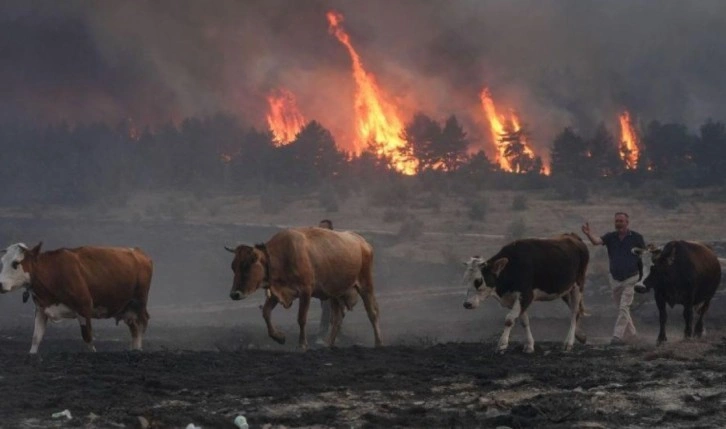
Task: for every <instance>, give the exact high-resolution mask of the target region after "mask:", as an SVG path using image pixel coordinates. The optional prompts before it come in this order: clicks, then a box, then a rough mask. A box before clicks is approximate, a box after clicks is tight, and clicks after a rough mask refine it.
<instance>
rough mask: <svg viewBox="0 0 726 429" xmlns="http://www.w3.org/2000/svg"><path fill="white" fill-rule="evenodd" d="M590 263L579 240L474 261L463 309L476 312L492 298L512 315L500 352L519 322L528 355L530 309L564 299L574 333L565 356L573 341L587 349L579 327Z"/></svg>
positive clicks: (525, 245)
mask: <svg viewBox="0 0 726 429" xmlns="http://www.w3.org/2000/svg"><path fill="white" fill-rule="evenodd" d="M589 259H590V255H589V252H588V250H587V246H586V245H585V243H583V241H582V240H581V239H580V237H579V236H577V235H576V234H563V235H561V236H559V237H555V238H550V239H537V238H532V239H524V240H517V241H514V242H512V243H509V244H507V245H506V246H504V247H503V248H502V249H501V250H500V251H499V252H498V253H497V254H496V255H494V256H492V257H491V258H489V259H487V260H484V259H482V258H479V257H473V258H471V259H470V260H469V261H468V262H465V265H466V271H465V272H464V279H463V282H464V284H465V285H466V286H467V296H466V301H464V308H467V309H473V308H477V307H478V306H479V303H480V302H481V301H483V300H485V299H486V298H488V297H490V296H491V297H493V298H495V299H496V300H498V301H499V302H500V303H501V304H502V306H504V307H507V308H509V309H510V311H509V313H507V316H506V318H505V322H504V331H503V332H502V336H501V337H500V339H499V345H498V351H499V352H504V351H505V350H506V349H507V347H508V346H509V333H510V331H511V330H512V326H513V325H514V323H515V321H516V320H517V319H518V318H519V319H520V320H521V323H522V326H524V329H525V331H526V335H527V344H526V345H525V346H524V351H525V353H532V352H534V338H533V337H532V332H531V331H530V327H529V316H528V315H527V309H528V308H529V305H530V304H531V303H532V302H533V301H551V300H554V299H557V298H562V299H563V300H564V301H565V302H566V303H567V304H568V306H569V307H570V310H571V314H572V317H571V320H570V330H569V331H568V333H567V337H566V338H565V350H571V349H572V346H573V344H574V340H575V337H577V340H578V341H580V342H582V343H584V342H585V340H586V337H585V335H584V334H582V333H580V332H579V329H578V321H579V318H580V316H581V315H583V314H584V303H583V288H584V285H585V273H586V271H587V265H588V262H589Z"/></svg>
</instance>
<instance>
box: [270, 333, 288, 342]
mask: <svg viewBox="0 0 726 429" xmlns="http://www.w3.org/2000/svg"><path fill="white" fill-rule="evenodd" d="M270 337H271V338H272V339H273V340H275V342H276V343H277V344H285V334H272V335H270Z"/></svg>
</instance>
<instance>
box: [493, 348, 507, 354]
mask: <svg viewBox="0 0 726 429" xmlns="http://www.w3.org/2000/svg"><path fill="white" fill-rule="evenodd" d="M506 352H507V348H506V347H504V348H502V347H500V348H498V349H497V351H496V352H495V353H496V354H498V355H503V354H504V353H506Z"/></svg>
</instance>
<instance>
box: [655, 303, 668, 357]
mask: <svg viewBox="0 0 726 429" xmlns="http://www.w3.org/2000/svg"><path fill="white" fill-rule="evenodd" d="M655 304H656V305H657V306H658V319H659V321H660V332H658V340H657V341H656V345H661V344H663V343H664V342H666V341H668V339H667V338H666V329H665V326H666V321H667V320H668V312H667V311H666V303H665V298H663V297H662V296H660V295H659V294H657V293H656V295H655Z"/></svg>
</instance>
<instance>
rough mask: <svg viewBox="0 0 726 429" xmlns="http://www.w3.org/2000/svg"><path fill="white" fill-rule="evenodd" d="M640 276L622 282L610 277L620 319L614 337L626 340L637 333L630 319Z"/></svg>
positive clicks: (616, 322)
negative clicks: (631, 306)
mask: <svg viewBox="0 0 726 429" xmlns="http://www.w3.org/2000/svg"><path fill="white" fill-rule="evenodd" d="M639 277H640V276H639V275H638V274H636V275H634V276H632V277H628V278H627V279H625V280H623V281H620V280H615V279H614V278H613V276H612V275H611V276H610V288H611V289H612V291H613V301H615V305H616V306H617V307H618V318H617V319H616V320H615V329H613V337H618V338H620V339H623V340H626V339H628V338H630V337H634V336H635V335H636V334H637V332H636V330H635V325H633V319H632V318H631V317H630V304H632V303H633V295H635V289H634V288H635V284H636V283H637V282H638V278H639Z"/></svg>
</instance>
